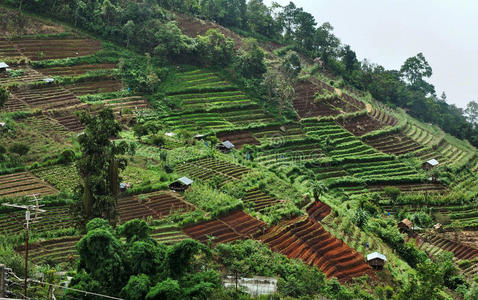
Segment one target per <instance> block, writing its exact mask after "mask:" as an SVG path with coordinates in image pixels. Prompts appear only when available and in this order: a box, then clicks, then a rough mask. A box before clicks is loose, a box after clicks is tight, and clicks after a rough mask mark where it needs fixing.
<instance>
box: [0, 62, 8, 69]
mask: <svg viewBox="0 0 478 300" xmlns="http://www.w3.org/2000/svg"><path fill="white" fill-rule="evenodd" d="M8 67H10V66H9V65H7V64H6V63H4V62H3V61H2V62H0V69H6V68H8Z"/></svg>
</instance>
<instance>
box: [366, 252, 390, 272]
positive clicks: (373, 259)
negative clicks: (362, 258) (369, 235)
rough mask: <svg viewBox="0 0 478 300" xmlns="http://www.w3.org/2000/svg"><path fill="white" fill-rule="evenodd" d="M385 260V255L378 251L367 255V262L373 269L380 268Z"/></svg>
mask: <svg viewBox="0 0 478 300" xmlns="http://www.w3.org/2000/svg"><path fill="white" fill-rule="evenodd" d="M386 261H387V257H386V256H385V255H383V254H381V253H378V252H374V253H371V254H369V255H367V263H368V264H369V265H370V266H371V267H372V268H374V269H375V270H382V269H383V266H384V265H385V262H386Z"/></svg>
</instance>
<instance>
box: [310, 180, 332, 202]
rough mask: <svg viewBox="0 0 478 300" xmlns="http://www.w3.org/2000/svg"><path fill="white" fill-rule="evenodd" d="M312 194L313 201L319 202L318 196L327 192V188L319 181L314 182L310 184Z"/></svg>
mask: <svg viewBox="0 0 478 300" xmlns="http://www.w3.org/2000/svg"><path fill="white" fill-rule="evenodd" d="M311 185H312V192H313V194H314V200H315V201H319V198H320V196H322V194H324V193H325V192H327V190H328V188H327V186H326V185H325V184H324V183H323V182H322V181H320V180H314V181H313V182H312V184H311Z"/></svg>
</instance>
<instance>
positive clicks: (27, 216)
mask: <svg viewBox="0 0 478 300" xmlns="http://www.w3.org/2000/svg"><path fill="white" fill-rule="evenodd" d="M25 221H26V223H25V283H24V285H23V294H24V295H25V298H26V299H28V298H27V287H28V229H29V224H30V208H29V207H28V208H27V210H26V211H25Z"/></svg>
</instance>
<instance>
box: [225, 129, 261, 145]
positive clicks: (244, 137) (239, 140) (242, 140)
mask: <svg viewBox="0 0 478 300" xmlns="http://www.w3.org/2000/svg"><path fill="white" fill-rule="evenodd" d="M216 137H217V138H218V139H219V140H221V141H230V142H231V143H233V144H234V146H235V147H236V148H237V149H241V148H242V146H243V145H245V144H248V145H260V142H259V141H258V140H257V139H256V138H255V137H254V136H253V135H252V134H251V132H250V131H249V130H237V131H234V132H229V131H228V132H221V133H218V134H216Z"/></svg>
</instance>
